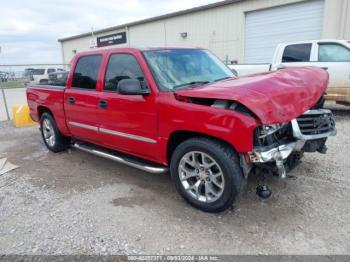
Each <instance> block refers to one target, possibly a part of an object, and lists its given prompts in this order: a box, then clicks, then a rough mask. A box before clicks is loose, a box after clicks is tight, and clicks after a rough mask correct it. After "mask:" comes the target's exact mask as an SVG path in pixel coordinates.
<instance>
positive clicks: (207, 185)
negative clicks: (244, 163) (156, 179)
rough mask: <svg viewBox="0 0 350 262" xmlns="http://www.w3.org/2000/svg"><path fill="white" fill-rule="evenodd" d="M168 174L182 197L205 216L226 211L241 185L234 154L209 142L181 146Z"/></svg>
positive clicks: (194, 142)
mask: <svg viewBox="0 0 350 262" xmlns="http://www.w3.org/2000/svg"><path fill="white" fill-rule="evenodd" d="M170 172H171V176H172V179H173V181H174V183H175V186H176V189H177V190H178V192H179V193H180V194H181V195H182V197H183V198H184V199H185V200H186V201H187V202H188V203H189V204H191V205H192V206H194V207H196V208H198V209H200V210H202V211H205V212H221V211H224V210H225V209H227V208H229V207H230V206H231V205H232V204H233V203H234V202H235V200H236V199H237V197H238V195H239V193H240V191H241V188H242V186H243V183H244V178H243V174H242V170H241V168H240V166H239V160H238V156H237V153H236V152H235V151H234V150H233V148H231V147H230V146H228V145H226V144H224V143H221V142H219V141H216V140H214V139H209V138H200V137H199V138H192V139H189V140H187V141H185V142H183V143H181V144H180V145H179V146H178V147H177V148H176V149H175V151H174V153H173V155H172V158H171V163H170Z"/></svg>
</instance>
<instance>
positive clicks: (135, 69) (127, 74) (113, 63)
mask: <svg viewBox="0 0 350 262" xmlns="http://www.w3.org/2000/svg"><path fill="white" fill-rule="evenodd" d="M122 79H138V80H139V81H140V82H141V84H142V85H143V86H144V80H145V77H144V75H143V73H142V70H141V67H140V65H139V63H138V62H137V60H136V58H135V57H134V56H133V55H129V54H114V55H111V57H110V59H109V62H108V67H107V72H106V77H105V88H104V90H107V91H117V86H118V82H119V81H120V80H122Z"/></svg>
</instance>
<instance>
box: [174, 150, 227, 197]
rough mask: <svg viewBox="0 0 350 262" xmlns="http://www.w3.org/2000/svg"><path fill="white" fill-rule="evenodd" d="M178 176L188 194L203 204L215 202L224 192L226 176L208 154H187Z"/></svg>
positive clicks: (194, 152) (181, 163)
mask: <svg viewBox="0 0 350 262" xmlns="http://www.w3.org/2000/svg"><path fill="white" fill-rule="evenodd" d="M178 174H179V178H180V181H181V184H182V186H183V187H184V189H185V190H186V191H187V192H188V194H189V195H190V196H191V197H193V198H195V199H197V200H199V201H201V202H205V203H210V202H214V201H216V200H217V199H219V198H220V196H221V195H222V193H223V192H224V187H225V180H224V174H223V173H222V170H221V168H220V166H219V164H218V163H217V162H216V161H215V160H214V159H213V158H212V157H210V156H209V155H208V154H206V153H203V152H200V151H191V152H188V153H186V154H185V155H184V156H183V157H182V158H181V160H180V162H179V167H178Z"/></svg>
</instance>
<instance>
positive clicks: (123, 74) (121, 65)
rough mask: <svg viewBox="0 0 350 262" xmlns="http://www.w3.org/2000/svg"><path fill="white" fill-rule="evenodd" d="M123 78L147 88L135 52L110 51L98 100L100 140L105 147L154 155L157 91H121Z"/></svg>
mask: <svg viewBox="0 0 350 262" xmlns="http://www.w3.org/2000/svg"><path fill="white" fill-rule="evenodd" d="M122 79H138V80H139V81H140V82H141V84H142V86H143V87H144V88H149V87H148V84H147V80H146V78H145V74H144V72H143V70H142V68H141V66H140V64H139V62H138V60H137V59H136V57H135V55H134V54H133V53H111V54H110V55H109V57H108V61H107V68H106V74H105V81H104V88H103V92H101V93H100V99H99V101H98V104H99V108H98V121H99V123H100V129H99V131H100V134H99V135H100V137H101V141H103V143H104V145H105V146H106V147H109V148H112V149H115V150H120V151H123V152H126V153H131V154H134V155H138V156H140V157H144V158H148V159H154V155H155V154H154V152H155V150H157V142H158V141H157V109H156V103H155V94H154V93H152V92H151V93H150V94H148V95H144V96H143V95H123V94H119V93H118V91H117V85H118V82H119V81H120V80H122Z"/></svg>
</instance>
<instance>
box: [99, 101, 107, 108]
mask: <svg viewBox="0 0 350 262" xmlns="http://www.w3.org/2000/svg"><path fill="white" fill-rule="evenodd" d="M98 107H99V108H107V107H108V103H107V101H106V100H100V101H98Z"/></svg>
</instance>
